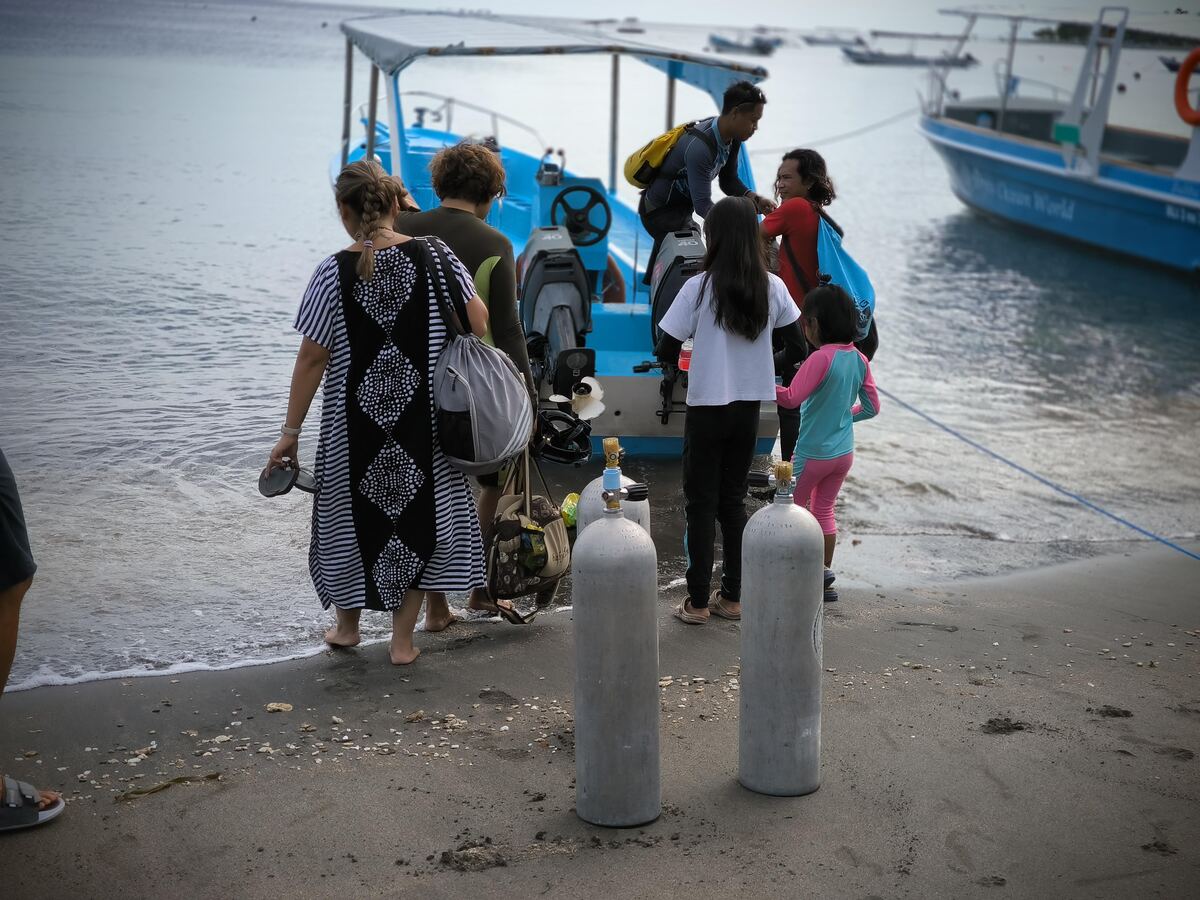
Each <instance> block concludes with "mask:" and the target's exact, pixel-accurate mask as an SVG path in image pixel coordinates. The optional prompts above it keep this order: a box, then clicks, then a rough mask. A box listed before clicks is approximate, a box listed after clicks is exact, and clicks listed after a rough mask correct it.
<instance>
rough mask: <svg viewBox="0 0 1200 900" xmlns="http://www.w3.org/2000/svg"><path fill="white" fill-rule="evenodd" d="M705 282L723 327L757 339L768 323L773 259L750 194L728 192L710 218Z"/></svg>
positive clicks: (706, 224) (706, 230) (706, 227)
mask: <svg viewBox="0 0 1200 900" xmlns="http://www.w3.org/2000/svg"><path fill="white" fill-rule="evenodd" d="M704 242H705V244H706V245H707V250H706V251H705V253H704V285H703V287H711V288H712V311H713V318H714V319H715V320H716V323H717V325H718V326H719V327H721V328H723V329H724V330H725V331H727V332H729V333H730V334H738V335H741V336H742V337H744V338H746V340H748V341H752V340H754V339H755V338H757V337H758V336H759V335H760V334H762V330H763V329H764V328H766V327H767V319H768V316H769V312H770V309H769V307H768V302H767V259H766V253H765V250H764V247H763V241H762V238H761V237H760V236H759V228H758V215H757V212H756V210H755V208H754V204H753V203H751V202H750V200H749V199H748V198H746V197H726V198H725V199H723V200H721V201H719V202H718V203H717V204H716V205H715V206H714V207H713V208H712V209H711V210H709V213H708V216H707V217H706V218H705V220H704Z"/></svg>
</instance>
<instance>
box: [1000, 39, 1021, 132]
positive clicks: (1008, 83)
mask: <svg viewBox="0 0 1200 900" xmlns="http://www.w3.org/2000/svg"><path fill="white" fill-rule="evenodd" d="M1020 27H1021V20H1020V19H1013V20H1012V21H1011V22H1009V24H1008V55H1007V56H1006V57H1005V58H1004V90H1002V91H1001V92H1000V111H999V113H998V114H997V115H996V131H997V132H1003V131H1004V114H1005V113H1006V112H1008V95H1009V93H1010V92H1011V91H1012V77H1013V56H1014V54H1015V53H1016V52H1017V29H1018V28H1020Z"/></svg>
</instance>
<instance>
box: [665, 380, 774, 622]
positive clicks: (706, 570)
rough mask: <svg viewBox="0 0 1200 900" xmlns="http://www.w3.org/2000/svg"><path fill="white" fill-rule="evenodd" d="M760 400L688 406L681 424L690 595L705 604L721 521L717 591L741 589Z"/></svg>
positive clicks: (733, 594) (735, 596)
mask: <svg viewBox="0 0 1200 900" xmlns="http://www.w3.org/2000/svg"><path fill="white" fill-rule="evenodd" d="M759 409H760V404H759V402H758V401H757V400H738V401H735V402H733V403H730V404H728V405H726V406H689V407H688V408H687V419H686V421H685V422H684V426H683V497H684V513H685V515H686V517H687V531H686V532H685V533H684V538H683V542H684V548H685V549H686V551H687V558H688V568H687V587H688V597H689V599H690V601H691V604H692V606H693V607H695V608H696V609H703V608H705V607H707V606H708V595H709V591H710V589H711V586H712V570H713V543H714V541H715V540H716V524H717V523H718V522H719V523H720V525H721V546H722V548H723V553H722V558H723V560H724V562H723V564H722V572H721V593H722V594H723V595H724V596H725V597H726V598H727V599H729V600H733V601H739V600H740V599H741V594H742V531H743V530H744V529H745V527H746V506H745V502H744V501H745V497H746V476H747V475H749V474H750V463H751V462H752V461H753V459H754V444H755V441H756V440H757V438H758V421H759Z"/></svg>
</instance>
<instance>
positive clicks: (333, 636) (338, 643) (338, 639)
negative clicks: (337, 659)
mask: <svg viewBox="0 0 1200 900" xmlns="http://www.w3.org/2000/svg"><path fill="white" fill-rule="evenodd" d="M361 640H362V637H361V636H360V635H359V633H358V629H357V628H355V629H349V628H347V629H343V628H342V626H341V625H334V626H333V627H332V628H330V629H329V630H328V631H327V632H325V643H327V644H332V645H333V646H334V647H354V646H357V644H358V642H359V641H361Z"/></svg>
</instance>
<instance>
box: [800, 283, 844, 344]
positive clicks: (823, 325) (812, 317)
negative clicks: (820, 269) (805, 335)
mask: <svg viewBox="0 0 1200 900" xmlns="http://www.w3.org/2000/svg"><path fill="white" fill-rule="evenodd" d="M801 315H803V316H804V318H805V319H808V320H809V321H810V322H816V323H817V329H818V331H820V338H821V343H822V344H850V343H853V342H854V337H855V335H856V334H857V333H858V307H856V306H855V305H854V298H853V297H851V296H850V295H849V294H847V293H846V291H845V290H844V289H843V288H842V287H841V286H840V285H836V284H823V285H821V286H820V287H816V288H813V289H812V290H811V291H809V292H808V295H807V296H806V297H805V298H804V312H803V313H802V314H801Z"/></svg>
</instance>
